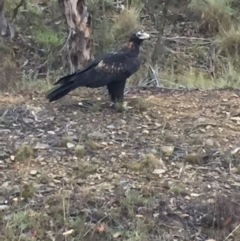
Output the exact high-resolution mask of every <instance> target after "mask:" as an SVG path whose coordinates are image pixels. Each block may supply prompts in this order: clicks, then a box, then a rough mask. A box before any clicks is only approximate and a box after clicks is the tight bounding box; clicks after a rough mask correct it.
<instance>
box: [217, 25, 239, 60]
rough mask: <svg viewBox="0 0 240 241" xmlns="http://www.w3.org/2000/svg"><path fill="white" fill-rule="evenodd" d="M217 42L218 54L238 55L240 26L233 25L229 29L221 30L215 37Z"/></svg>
mask: <svg viewBox="0 0 240 241" xmlns="http://www.w3.org/2000/svg"><path fill="white" fill-rule="evenodd" d="M215 42H216V44H217V45H218V46H219V49H218V54H224V55H225V56H226V55H229V56H234V55H235V54H236V57H237V58H239V57H238V55H239V53H240V28H239V27H234V26H232V25H231V27H230V28H229V29H228V30H226V31H225V30H224V31H221V32H220V33H219V34H218V35H217V36H216V38H215Z"/></svg>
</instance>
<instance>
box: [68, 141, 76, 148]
mask: <svg viewBox="0 0 240 241" xmlns="http://www.w3.org/2000/svg"><path fill="white" fill-rule="evenodd" d="M74 146H75V145H74V144H73V143H71V142H68V143H67V148H69V149H70V148H73V147H74Z"/></svg>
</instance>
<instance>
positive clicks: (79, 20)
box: [59, 0, 93, 73]
mask: <svg viewBox="0 0 240 241" xmlns="http://www.w3.org/2000/svg"><path fill="white" fill-rule="evenodd" d="M59 4H60V6H62V7H63V10H64V14H65V17H66V21H67V24H68V27H69V36H68V39H67V45H66V46H67V51H68V58H69V65H70V72H71V73H73V72H75V71H76V70H77V69H81V68H82V67H83V66H85V65H86V64H87V63H88V61H89V60H91V59H92V44H93V38H92V31H91V16H90V14H89V12H88V9H87V6H86V5H85V0H59Z"/></svg>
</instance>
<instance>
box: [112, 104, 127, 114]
mask: <svg viewBox="0 0 240 241" xmlns="http://www.w3.org/2000/svg"><path fill="white" fill-rule="evenodd" d="M114 108H115V109H116V111H117V112H123V111H124V110H125V106H124V103H122V102H116V103H115V104H114Z"/></svg>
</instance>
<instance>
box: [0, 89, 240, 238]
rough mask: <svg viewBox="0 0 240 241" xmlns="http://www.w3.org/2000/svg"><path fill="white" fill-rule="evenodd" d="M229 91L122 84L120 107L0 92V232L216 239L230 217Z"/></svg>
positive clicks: (234, 106) (236, 124)
mask: <svg viewBox="0 0 240 241" xmlns="http://www.w3.org/2000/svg"><path fill="white" fill-rule="evenodd" d="M137 96H138V98H136V97H137ZM239 96H240V91H237V90H235V91H233V90H211V91H168V90H161V91H159V92H157V91H150V90H141V91H130V92H129V93H128V94H127V97H126V102H127V110H126V111H123V112H117V111H116V110H115V109H113V108H110V107H108V106H106V105H102V102H103V101H102V100H101V101H100V100H98V98H100V97H102V96H95V100H94V102H95V103H96V104H97V105H98V106H99V108H98V109H96V111H95V110H94V111H93V109H87V110H86V109H83V108H81V107H80V106H79V105H78V102H79V101H80V100H81V98H80V97H79V98H77V97H75V98H74V99H73V98H72V97H71V96H67V97H66V98H64V99H62V100H61V101H60V102H57V103H54V104H49V103H48V102H46V100H44V99H42V98H41V97H38V96H37V97H34V98H33V97H31V98H28V99H26V102H25V103H23V102H22V103H21V104H18V103H15V102H14V101H12V99H13V100H14V99H15V97H11V98H10V97H8V98H9V100H10V101H9V105H7V103H6V102H7V100H8V99H5V101H2V100H3V99H1V102H3V103H4V105H1V109H0V117H1V119H0V133H1V135H0V146H1V151H0V166H1V171H0V180H1V183H2V184H1V186H0V190H1V192H0V200H1V203H0V209H1V210H4V212H3V213H2V214H1V219H2V223H3V224H4V225H3V226H2V227H1V229H2V230H1V233H3V234H4V236H3V239H2V240H19V237H21V238H22V240H26V239H29V238H38V239H41V240H52V238H53V237H54V238H56V239H57V240H64V238H65V237H67V238H68V240H76V239H77V240H80V239H84V240H115V239H119V240H159V239H160V240H161V239H164V240H173V239H176V238H177V239H178V240H206V239H208V238H209V239H210V238H214V239H216V240H224V238H226V237H227V235H229V234H230V233H231V232H232V231H233V230H234V228H236V227H237V225H238V222H239V220H240V213H239V211H238V210H239V207H238V206H239V204H238V203H239V198H240V197H239V186H240V177H239V173H240V172H239V170H240V160H239V149H238V148H239V131H240V117H239V115H240V109H239V106H240V99H239ZM66 101H67V104H66ZM26 103H27V104H26ZM13 212H15V216H13ZM236 230H237V229H236ZM236 233H237V232H236V231H234V232H233V234H232V235H233V236H234V235H237V234H236Z"/></svg>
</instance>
